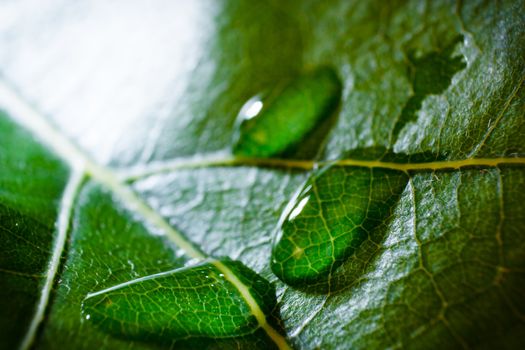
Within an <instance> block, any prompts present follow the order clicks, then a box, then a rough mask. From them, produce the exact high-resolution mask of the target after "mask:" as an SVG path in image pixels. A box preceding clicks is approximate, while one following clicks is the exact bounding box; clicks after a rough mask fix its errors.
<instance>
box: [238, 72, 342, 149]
mask: <svg viewBox="0 0 525 350" xmlns="http://www.w3.org/2000/svg"><path fill="white" fill-rule="evenodd" d="M340 95H341V82H340V81H339V78H338V77H337V74H336V73H335V72H334V71H333V70H332V69H330V68H328V67H322V68H318V69H316V70H313V71H310V72H307V73H305V74H303V75H301V76H299V77H297V78H295V79H293V80H291V81H288V82H287V83H285V84H282V83H281V84H277V85H276V86H275V87H274V89H273V90H271V91H269V92H267V93H264V94H259V95H257V96H255V97H252V98H251V99H249V100H248V101H247V102H246V103H245V104H244V105H243V107H242V108H241V110H240V112H239V115H238V117H237V123H236V130H235V134H234V138H233V153H234V154H235V155H238V156H243V157H270V156H274V155H278V154H281V153H283V152H284V151H286V150H287V149H289V148H290V147H291V146H294V145H296V144H297V143H299V142H300V141H301V140H302V139H303V138H304V137H305V136H306V135H307V134H308V133H309V132H310V131H312V129H314V128H315V126H316V125H318V123H319V122H320V121H322V120H323V119H324V118H325V117H327V116H329V115H330V114H332V112H333V111H334V109H335V107H336V106H337V103H338V102H339V99H340Z"/></svg>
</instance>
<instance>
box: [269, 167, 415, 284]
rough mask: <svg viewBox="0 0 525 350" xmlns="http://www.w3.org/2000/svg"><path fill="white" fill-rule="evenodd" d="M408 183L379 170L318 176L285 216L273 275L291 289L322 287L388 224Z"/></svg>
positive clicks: (396, 174) (392, 172) (329, 170)
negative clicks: (366, 242)
mask: <svg viewBox="0 0 525 350" xmlns="http://www.w3.org/2000/svg"><path fill="white" fill-rule="evenodd" d="M407 181H408V177H407V175H406V174H405V173H404V172H402V171H398V170H390V169H382V168H367V167H348V166H347V167H341V166H337V165H332V166H330V167H327V168H324V169H322V170H321V171H319V172H318V173H317V174H315V175H314V176H312V178H310V180H309V181H308V182H307V183H306V184H305V186H304V187H303V189H302V190H301V191H300V192H299V194H298V195H297V196H296V197H295V198H294V199H293V200H292V201H291V202H290V205H289V206H288V207H287V209H286V210H285V211H284V213H283V216H282V218H281V223H280V225H279V228H278V232H277V235H276V239H275V241H274V245H273V249H272V259H271V268H272V270H273V272H274V273H275V274H276V275H277V276H278V277H279V278H280V279H281V280H282V281H284V282H285V283H287V284H289V285H293V286H308V285H314V284H315V285H322V284H325V285H326V284H327V283H328V282H330V278H331V276H332V274H333V273H334V272H335V271H336V269H337V268H338V267H339V266H340V265H342V264H343V263H344V262H345V260H347V259H348V258H349V257H350V256H352V255H353V254H356V253H357V252H358V250H359V248H360V247H361V246H362V244H363V243H364V242H365V241H366V240H367V239H372V233H373V231H374V230H375V229H376V228H377V227H378V226H379V225H381V224H382V223H385V222H386V221H387V220H388V218H389V217H390V216H391V209H392V207H393V205H394V204H395V203H396V202H397V200H398V198H399V196H400V194H401V193H402V191H403V189H404V188H405V187H406V184H407ZM373 243H374V244H376V245H377V242H373Z"/></svg>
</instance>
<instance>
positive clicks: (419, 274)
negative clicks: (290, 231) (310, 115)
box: [0, 0, 525, 349]
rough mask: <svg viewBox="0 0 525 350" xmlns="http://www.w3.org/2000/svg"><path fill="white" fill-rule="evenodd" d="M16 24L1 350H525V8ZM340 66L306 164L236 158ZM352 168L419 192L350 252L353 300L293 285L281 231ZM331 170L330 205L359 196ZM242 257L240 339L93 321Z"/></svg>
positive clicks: (395, 200) (0, 257)
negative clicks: (162, 278) (261, 110)
mask: <svg viewBox="0 0 525 350" xmlns="http://www.w3.org/2000/svg"><path fill="white" fill-rule="evenodd" d="M0 13H2V21H0V43H1V44H2V48H3V50H2V52H0V71H1V75H0V78H1V79H0V108H1V109H2V110H5V111H6V113H2V114H1V116H0V165H1V169H2V172H1V173H0V217H1V219H2V220H1V221H0V235H1V238H2V241H3V242H4V243H3V244H2V248H1V249H0V275H1V279H0V281H1V282H0V287H1V288H0V290H1V293H2V295H1V296H2V298H1V301H0V303H1V305H0V306H1V307H0V326H1V327H0V348H16V347H22V348H24V347H25V348H27V347H28V346H30V345H33V346H34V347H36V348H40V349H54V348H57V347H61V348H75V349H127V348H134V349H137V348H138V349H157V348H166V347H170V346H173V347H177V348H232V347H239V348H247V349H251V348H261V349H266V348H271V347H285V346H286V344H285V343H288V344H289V345H291V346H293V347H295V348H298V349H313V348H323V349H325V348H326V349H347V348H356V349H364V348H366V349H368V348H399V347H407V348H460V347H476V348H518V347H519V345H521V344H522V343H523V341H524V334H525V303H524V301H523V300H524V299H523V295H524V291H525V243H524V242H525V239H524V238H525V237H524V232H525V216H524V213H525V208H524V203H525V191H524V188H525V171H524V164H525V160H524V157H525V149H524V144H523V139H524V136H525V123H524V122H523V121H524V120H525V118H524V110H525V109H524V106H525V92H524V91H525V89H524V88H523V82H524V80H525V61H524V60H523V57H525V40H523V38H524V37H525V24H524V21H523V18H522V17H523V16H522V13H523V2H522V1H504V2H494V1H486V2H483V1H469V2H458V3H453V2H447V1H432V2H430V1H429V2H421V1H418V0H414V1H408V2H404V1H403V2H389V3H385V2H384V1H343V0H341V1H338V0H334V1H323V2H316V1H300V2H291V1H286V2H282V1H268V2H255V3H254V2H248V1H235V2H229V1H225V2H208V3H205V2H201V1H192V2H188V3H187V4H184V5H183V4H180V3H178V2H166V3H164V4H163V5H162V6H154V5H151V4H146V3H138V2H137V3H126V5H119V4H116V3H111V4H109V3H104V2H83V3H74V4H73V3H70V2H66V1H65V0H63V1H62V0H59V1H55V2H43V3H39V4H34V3H26V2H24V1H22V2H16V3H3V4H1V5H0ZM317 67H331V69H333V70H334V71H335V72H336V74H337V76H338V77H340V80H341V83H342V94H341V101H340V105H339V109H338V110H337V111H336V112H335V115H334V117H335V118H334V119H333V120H330V122H329V123H325V124H323V126H322V127H321V128H320V130H314V131H313V132H312V133H311V134H309V135H308V137H307V138H306V139H304V140H303V141H302V142H301V143H300V144H296V145H295V147H294V148H293V149H290V150H287V151H286V153H284V155H285V156H286V157H287V158H286V159H274V158H267V159H258V158H243V159H238V158H235V157H232V156H231V155H230V153H229V150H230V148H231V144H230V143H231V140H232V136H233V133H234V124H235V119H236V115H237V114H238V112H239V110H240V109H241V108H242V106H243V104H244V102H245V101H247V100H248V99H249V98H250V97H252V96H254V95H256V94H258V93H260V92H261V91H268V90H271V89H273V88H275V86H276V84H277V85H278V84H279V83H280V82H282V81H286V80H288V79H293V78H294V77H297V76H298V75H300V74H302V73H303V72H305V71H309V70H311V69H315V68H317ZM308 102H311V101H305V103H308ZM278 117H279V118H281V116H278ZM278 127H279V125H275V126H274V128H276V130H275V132H278V133H279V134H280V135H284V136H286V133H285V132H283V130H279V129H278ZM384 149H388V150H390V152H392V153H393V154H394V155H395V157H393V158H391V159H388V160H386V159H383V158H381V156H382V150H384ZM312 154H316V156H315V158H313V159H315V160H310V158H308V156H310V155H312ZM399 155H407V156H408V159H407V157H404V156H403V157H401V156H399ZM418 155H425V157H422V158H420V157H419V156H418ZM305 159H306V160H305ZM328 165H331V166H332V167H331V168H329V171H330V169H332V171H335V169H338V171H339V173H340V175H344V176H342V177H340V178H341V179H343V178H344V179H345V181H348V182H347V183H348V186H350V187H351V184H352V183H354V184H357V186H356V191H355V192H354V191H352V193H356V194H361V193H365V192H366V190H368V191H370V190H371V189H372V187H368V186H366V188H365V185H364V184H363V183H361V182H359V181H358V180H359V178H360V177H356V176H354V175H355V174H356V173H358V174H360V173H361V172H362V173H363V174H364V173H365V172H369V173H372V172H373V173H377V174H379V175H381V174H385V173H389V174H394V175H396V176H397V175H399V176H400V177H402V178H403V181H401V182H404V185H399V186H397V185H396V186H394V188H393V190H392V191H390V194H392V196H387V197H388V198H387V199H386V205H385V206H381V205H379V206H378V207H377V209H378V210H380V213H379V214H380V215H378V216H377V217H378V218H379V217H381V222H380V223H378V224H377V225H376V224H374V225H370V227H369V228H368V230H369V231H370V235H368V236H367V238H369V239H367V240H359V242H357V241H355V242H354V241H353V240H352V241H351V242H350V243H349V242H348V241H344V242H343V244H342V247H343V249H342V250H341V251H342V255H341V260H340V263H339V262H338V264H336V265H337V266H336V265H330V269H332V267H333V269H334V273H333V274H331V275H330V274H329V275H328V278H326V277H325V278H326V281H328V282H330V284H331V286H332V285H333V284H336V287H334V288H332V287H330V288H328V289H327V288H326V287H325V286H324V285H323V283H318V284H317V285H316V283H317V282H316V283H308V284H309V287H308V288H305V286H302V285H300V283H297V284H293V283H292V284H286V283H283V282H282V281H281V280H280V279H279V278H278V276H276V275H275V274H274V273H273V271H272V269H271V267H270V265H271V263H270V262H271V253H272V240H273V239H275V237H276V235H277V234H278V231H279V230H280V226H278V223H279V219H280V218H281V216H282V214H283V212H284V211H285V209H286V206H287V204H288V203H289V202H290V200H292V199H293V197H294V194H295V193H297V192H298V191H300V190H301V188H302V186H303V185H304V183H306V182H308V181H315V179H316V175H315V174H316V171H317V170H316V169H317V168H319V167H325V166H328ZM343 173H344V174H343ZM334 174H335V173H334ZM334 174H332V175H334ZM401 174H404V175H401ZM325 175H326V177H323V178H322V179H321V178H319V181H321V180H323V181H325V184H326V186H325V188H328V189H327V190H326V192H323V193H319V198H332V197H334V198H335V197H336V196H340V195H341V194H342V193H341V189H337V188H336V186H335V185H337V182H336V181H334V178H332V176H328V175H329V173H325ZM379 178H381V179H383V176H382V175H381V176H379ZM377 185H378V188H383V187H382V186H386V182H384V181H383V180H381V181H380V182H378V184H377ZM350 187H349V188H350ZM343 192H344V191H343ZM373 192H374V193H373V196H372V197H369V198H378V197H381V194H382V193H386V192H377V190H376V189H375V188H374V189H373ZM375 196H378V197H375ZM312 204H313V203H312ZM309 209H311V210H313V209H314V208H313V207H311V208H309ZM334 209H337V210H338V212H337V215H336V218H338V219H339V218H340V216H339V214H340V213H343V212H344V213H348V214H351V215H352V216H356V217H357V216H359V217H361V216H360V215H361V214H362V213H363V212H362V211H361V210H354V209H352V206H351V203H344V204H343V207H339V206H337V205H334ZM315 214H316V217H320V216H326V217H329V215H328V213H326V215H325V214H324V213H323V212H322V211H318V212H317V213H315ZM364 223H366V219H364ZM347 238H348V237H347V236H345V239H347ZM350 238H351V237H350ZM352 243H359V244H358V245H357V246H356V249H355V250H354V249H347V247H348V244H350V245H352ZM223 257H229V258H230V259H232V260H234V261H239V263H235V264H240V263H242V264H243V265H245V266H246V269H249V270H248V271H249V272H246V273H242V272H239V271H236V270H235V269H234V268H231V266H228V264H226V265H224V267H221V269H222V268H225V269H226V270H227V271H228V272H229V273H231V275H230V279H229V281H232V280H233V281H234V282H232V283H227V284H225V285H224V288H226V289H224V288H222V287H221V288H220V289H218V290H217V291H216V294H217V295H222V294H221V293H225V291H232V292H233V293H234V295H230V294H228V295H229V296H230V297H231V300H237V301H239V303H238V305H237V306H238V307H239V308H241V310H244V311H243V315H244V316H243V318H242V320H243V321H241V322H240V323H239V325H241V328H235V327H232V328H229V331H228V332H227V333H228V335H227V336H226V337H222V336H220V337H217V336H211V337H210V336H209V334H206V336H204V337H201V334H199V335H198V336H197V337H195V338H191V339H184V340H181V339H178V338H177V337H178V336H173V337H170V336H167V337H166V336H165V335H166V334H169V332H168V330H169V331H173V329H174V328H170V327H169V326H168V327H166V326H165V325H161V324H160V323H158V324H156V325H155V327H157V326H158V328H155V329H153V330H152V329H151V328H148V327H149V326H148V324H147V323H145V322H142V320H140V319H135V320H131V323H129V324H130V325H131V327H132V328H129V329H124V330H122V328H121V329H120V330H118V331H117V330H116V329H115V326H114V325H115V324H114V323H113V322H114V321H115V320H119V318H122V317H124V318H126V315H129V316H130V317H131V315H133V316H136V315H139V313H137V312H136V311H137V310H140V305H139V304H137V303H132V304H129V305H128V306H126V310H123V312H122V313H120V312H117V311H115V312H113V310H114V309H111V310H112V312H113V313H112V314H111V315H112V316H111V317H115V318H106V319H105V322H106V324H111V326H107V327H106V326H104V325H103V323H100V322H99V323H97V322H91V321H89V320H86V319H85V314H84V317H83V314H82V309H81V307H82V303H83V302H84V300H85V298H86V296H88V295H91V296H92V295H93V293H97V292H99V291H104V290H108V289H109V290H111V289H112V288H113V289H114V288H116V286H121V285H123V284H129V283H130V282H131V281H136V280H144V279H146V280H148V281H153V280H155V281H157V278H153V277H154V276H158V275H159V274H166V273H168V272H169V271H173V270H174V269H179V268H184V266H186V265H187V266H195V263H196V262H197V261H201V262H202V261H204V260H206V259H208V258H211V259H214V258H215V259H216V260H214V261H223ZM196 266H203V265H196ZM334 266H335V267H334ZM189 269H191V267H190V268H189ZM197 269H198V267H197ZM221 271H222V270H221ZM222 273H224V271H223V272H222ZM254 274H256V275H254ZM246 275H249V276H252V277H250V278H243V276H246ZM172 277H173V276H172ZM175 277H176V276H175ZM281 277H282V276H281ZM259 279H260V280H266V281H268V282H269V283H271V284H272V285H273V286H274V288H275V290H276V292H275V294H274V293H273V291H272V289H273V288H267V289H265V290H266V291H268V294H265V295H267V296H268V299H267V300H266V299H261V298H258V295H259V294H258V293H257V292H256V291H254V290H250V289H249V288H248V287H247V286H250V283H251V282H253V281H255V280H259ZM175 281H176V278H175V279H174V280H171V281H170V282H169V283H167V282H165V283H163V284H162V286H163V287H165V288H167V287H169V286H170V285H171V286H172V285H173V283H176V282H175ZM285 282H286V280H285ZM332 282H333V284H332ZM188 283H194V287H195V286H199V285H200V283H201V281H200V280H198V279H196V280H195V281H194V282H188ZM141 286H146V284H144V285H142V284H141ZM126 288H128V287H126ZM129 288H139V284H133V287H129ZM230 288H231V289H230ZM121 290H124V288H122V289H121ZM130 290H131V289H130ZM270 294H272V295H270ZM109 295H110V294H109V293H108V294H107V295H105V296H106V297H107V296H109ZM131 295H133V293H130V294H129V296H130V298H131ZM181 295H182V294H181ZM193 295H194V296H195V297H197V294H193ZM99 296H100V297H101V298H102V294H100V295H99ZM156 296H158V298H159V300H166V302H165V303H169V301H168V300H169V299H170V298H169V294H165V293H160V294H156ZM270 296H271V298H270ZM274 298H276V299H274ZM90 299H91V300H92V301H94V300H95V299H94V297H93V298H89V299H87V300H90ZM115 300H116V301H117V299H115ZM231 300H230V301H231ZM276 301H277V308H278V310H277V309H276V308H274V307H275V303H276ZM121 302H124V299H119V300H118V303H116V305H119V303H121ZM191 303H196V301H195V299H193V297H192V299H191ZM191 303H190V302H188V303H187V304H188V305H191ZM196 304H198V303H196ZM111 305H113V304H111ZM199 305H200V306H201V307H202V306H203V305H204V306H205V305H206V303H201V304H199ZM224 305H226V304H224ZM246 305H250V307H249V309H250V310H249V311H247V310H248V309H247V308H246ZM175 307H176V305H175V304H168V305H166V306H164V305H162V309H163V310H171V309H172V308H175ZM90 315H91V314H90ZM106 315H107V316H108V317H109V315H110V314H106ZM250 315H251V316H250ZM165 316H167V314H165ZM220 316H222V317H224V316H225V315H224V314H223V313H222V312H221V315H220ZM220 316H219V317H218V318H217V319H214V320H215V321H217V320H220V319H221V317H220ZM145 317H146V318H147V317H151V315H145ZM276 317H278V318H279V319H276ZM253 318H255V320H256V321H257V324H255V323H251V322H253ZM155 320H156V321H158V322H160V321H161V320H162V319H161V318H158V319H157V318H155ZM206 320H208V319H206ZM210 320H211V319H210ZM128 321H130V319H128ZM182 321H184V322H187V323H185V325H186V326H185V327H184V328H185V329H189V328H192V327H193V328H192V329H202V328H199V327H195V326H196V324H195V323H194V322H193V321H191V319H184V320H181V322H182ZM245 321H247V323H245ZM211 324H212V323H210V325H211ZM232 324H233V323H232ZM242 325H244V326H242ZM246 325H247V326H246ZM281 326H282V327H283V329H284V331H283V332H281V331H282V330H281ZM243 327H246V328H243ZM108 328H110V329H108ZM111 328H112V329H111ZM234 328H235V329H234ZM130 329H135V330H140V332H142V331H143V330H147V336H144V337H142V336H136V337H135V336H131V334H130V333H126V332H128V331H129V330H130ZM219 329H222V330H223V331H224V329H225V328H220V327H219V328H217V327H212V328H210V329H209V330H210V331H211V330H213V332H211V333H214V332H218V331H219ZM164 330H166V331H164ZM244 330H246V333H249V334H245V333H244ZM163 331H164V332H163ZM159 332H160V333H159ZM172 334H174V333H172ZM177 334H178V333H177ZM215 334H219V333H215ZM167 338H169V339H167Z"/></svg>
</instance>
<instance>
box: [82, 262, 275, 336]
mask: <svg viewBox="0 0 525 350" xmlns="http://www.w3.org/2000/svg"><path fill="white" fill-rule="evenodd" d="M217 263H218V262H217V261H206V262H202V263H200V264H198V265H194V266H192V267H184V268H179V269H176V270H172V271H167V272H161V273H158V274H155V275H151V276H147V277H141V278H138V279H135V280H132V281H128V282H125V283H122V284H119V285H116V286H112V287H109V288H107V289H105V290H101V291H98V292H94V293H90V294H88V295H87V297H86V298H85V299H84V302H83V303H82V315H83V317H82V318H83V319H85V320H87V321H88V322H92V323H93V324H94V325H95V326H97V327H99V328H101V329H102V330H103V331H106V332H108V333H111V334H113V335H116V336H120V337H126V338H127V339H137V340H141V341H152V342H156V343H158V342H160V343H167V344H171V343H172V342H173V341H174V340H179V339H188V338H206V337H210V338H214V339H215V338H230V337H232V338H233V337H239V336H244V335H246V334H251V333H253V332H255V331H257V329H258V328H259V325H258V323H257V322H255V320H254V317H253V314H252V311H251V308H250V305H249V304H248V303H247V302H246V301H245V299H244V297H243V296H242V295H241V294H240V292H239V290H238V289H237V287H236V286H234V285H233V284H232V283H231V282H230V281H229V280H227V279H224V278H221V279H219V278H218V279H213V276H218V275H220V274H221V270H219V268H218V267H217V266H216V264H217ZM220 264H221V265H222V266H223V267H227V268H228V269H229V270H230V271H232V273H234V274H235V275H236V276H237V277H238V278H239V279H240V280H242V281H243V283H245V284H246V286H247V288H248V290H249V291H250V293H251V294H252V296H253V298H254V299H255V300H257V303H258V304H259V306H260V307H261V310H262V311H263V312H264V313H265V314H268V315H273V314H272V312H273V311H274V310H276V300H275V289H274V288H273V286H272V285H271V284H270V283H269V282H268V281H266V280H265V279H263V278H262V277H260V276H259V275H257V274H256V273H255V272H253V271H252V270H250V269H249V268H247V267H246V266H244V265H243V264H242V263H240V262H238V261H232V260H229V259H225V260H221V261H220ZM212 279H213V280H212ZM210 282H211V283H210ZM233 306H234V307H233Z"/></svg>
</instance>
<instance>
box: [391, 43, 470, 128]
mask: <svg viewBox="0 0 525 350" xmlns="http://www.w3.org/2000/svg"><path fill="white" fill-rule="evenodd" d="M462 39H463V36H457V37H456V38H455V39H454V40H453V41H452V42H451V43H450V44H449V45H447V46H446V47H445V48H443V49H442V50H440V51H432V52H430V53H428V54H426V55H424V56H422V57H419V58H418V57H414V55H413V54H412V53H409V55H408V59H409V62H410V65H409V76H410V79H411V83H412V89H413V94H412V96H411V97H410V98H409V100H408V101H407V102H406V104H405V106H404V107H403V110H402V112H401V116H400V117H399V119H398V120H397V122H396V124H395V125H394V131H393V134H392V136H393V137H394V138H395V137H397V136H398V135H399V133H400V132H401V129H403V127H404V126H405V125H406V124H407V123H408V122H411V121H414V120H416V118H417V116H416V113H417V111H418V110H419V109H420V108H421V105H422V103H423V100H424V99H425V97H426V96H428V95H437V94H441V93H443V92H444V91H445V90H446V89H447V88H448V86H449V85H450V83H451V82H452V77H453V76H454V74H456V73H457V72H459V71H460V70H462V69H464V68H465V67H466V66H467V64H466V63H465V61H464V58H463V56H461V55H456V56H455V55H453V51H454V48H455V46H456V44H458V43H459V42H461V41H462Z"/></svg>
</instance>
